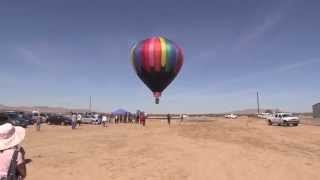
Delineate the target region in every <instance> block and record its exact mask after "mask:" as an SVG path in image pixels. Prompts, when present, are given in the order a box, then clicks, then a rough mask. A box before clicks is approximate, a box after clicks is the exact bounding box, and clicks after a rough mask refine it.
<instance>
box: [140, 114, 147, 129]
mask: <svg viewBox="0 0 320 180" xmlns="http://www.w3.org/2000/svg"><path fill="white" fill-rule="evenodd" d="M141 123H142V125H143V126H146V115H145V113H144V112H142V113H141Z"/></svg>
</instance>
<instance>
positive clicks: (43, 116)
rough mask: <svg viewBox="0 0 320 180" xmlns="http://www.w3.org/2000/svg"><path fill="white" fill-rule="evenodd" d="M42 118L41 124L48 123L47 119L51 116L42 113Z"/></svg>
mask: <svg viewBox="0 0 320 180" xmlns="http://www.w3.org/2000/svg"><path fill="white" fill-rule="evenodd" d="M40 118H41V122H42V123H45V122H47V119H48V118H49V116H48V115H47V114H46V113H40Z"/></svg>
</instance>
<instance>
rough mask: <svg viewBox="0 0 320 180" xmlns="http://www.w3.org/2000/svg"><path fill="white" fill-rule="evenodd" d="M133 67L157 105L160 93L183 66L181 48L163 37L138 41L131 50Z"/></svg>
mask: <svg viewBox="0 0 320 180" xmlns="http://www.w3.org/2000/svg"><path fill="white" fill-rule="evenodd" d="M131 59H132V64H133V67H134V69H135V71H136V73H137V75H138V77H139V78H140V79H141V80H142V81H143V82H144V83H145V84H146V85H147V86H148V87H149V89H150V90H151V91H152V92H153V95H154V97H155V99H156V104H158V103H159V98H160V96H161V93H162V91H163V90H164V89H165V88H166V87H167V86H168V85H169V84H170V83H171V82H172V81H173V80H174V78H175V77H176V76H177V74H178V73H179V71H180V69H181V67H182V64H183V53H182V50H181V48H180V47H179V46H178V45H177V44H176V43H174V42H173V41H170V40H168V39H166V38H164V37H151V38H148V39H145V40H143V41H140V42H139V43H137V44H136V45H135V46H134V47H133V48H132V49H131Z"/></svg>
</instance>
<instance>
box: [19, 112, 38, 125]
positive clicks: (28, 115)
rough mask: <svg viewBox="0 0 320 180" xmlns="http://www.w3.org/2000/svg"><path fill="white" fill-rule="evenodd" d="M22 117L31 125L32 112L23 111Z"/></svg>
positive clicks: (32, 121)
mask: <svg viewBox="0 0 320 180" xmlns="http://www.w3.org/2000/svg"><path fill="white" fill-rule="evenodd" d="M22 118H24V119H25V120H26V121H27V122H28V124H29V125H33V124H34V123H35V121H34V120H33V119H32V114H31V113H23V114H22Z"/></svg>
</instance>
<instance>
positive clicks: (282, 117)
mask: <svg viewBox="0 0 320 180" xmlns="http://www.w3.org/2000/svg"><path fill="white" fill-rule="evenodd" d="M267 122H268V125H270V126H271V125H273V124H277V125H279V126H281V125H284V126H290V125H293V126H298V124H299V123H300V120H299V117H296V116H293V114H291V113H276V114H274V115H273V116H272V117H271V118H269V119H268V120H267Z"/></svg>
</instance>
